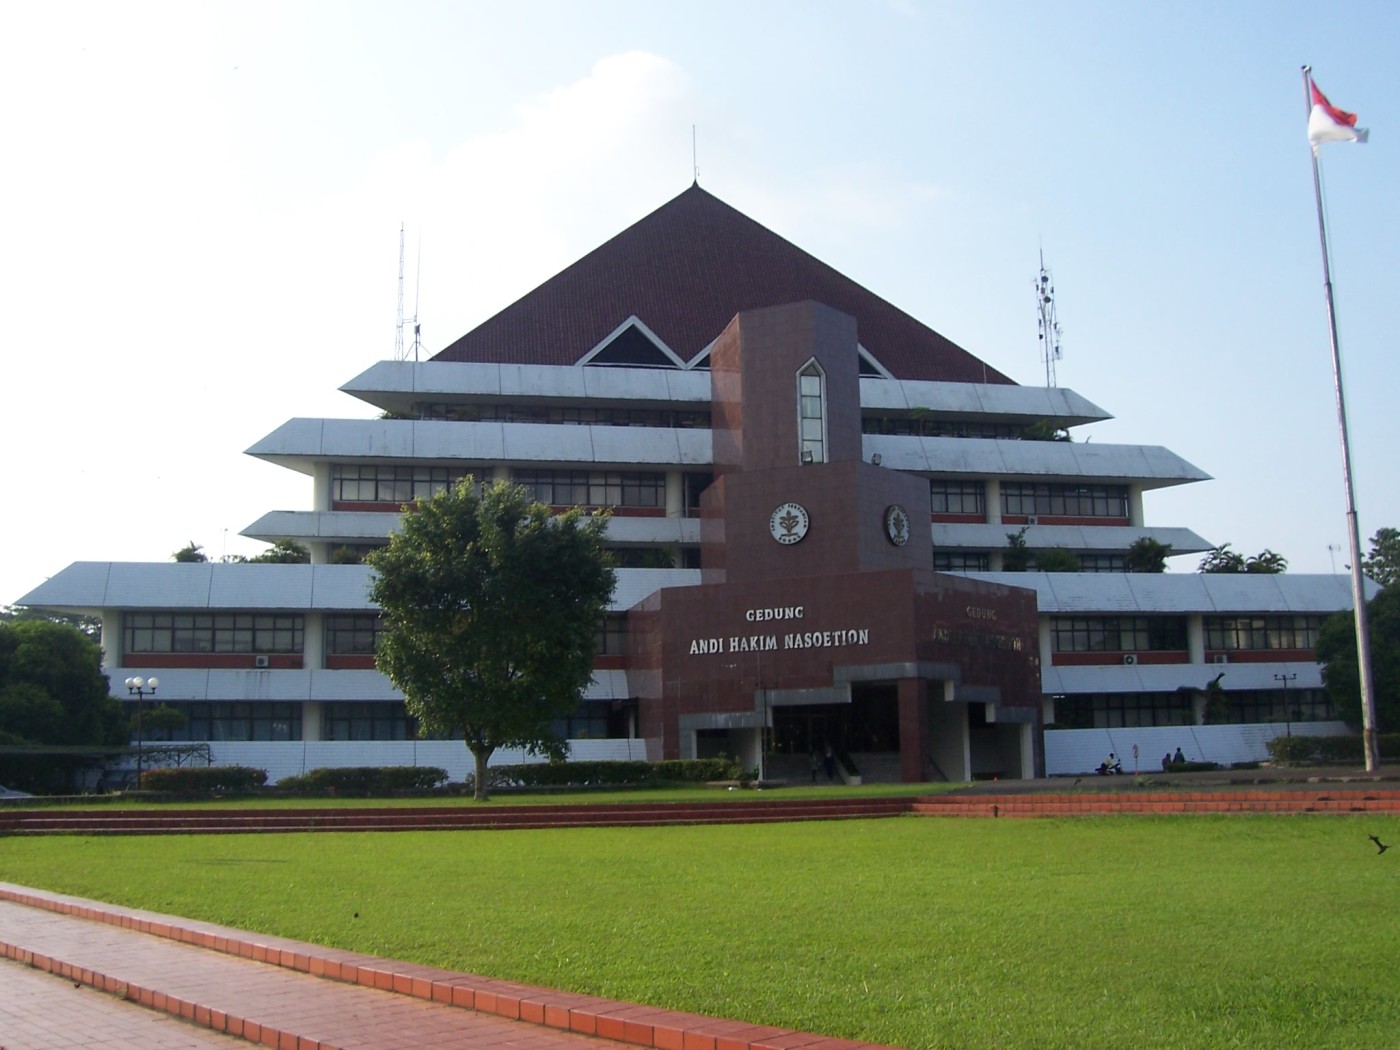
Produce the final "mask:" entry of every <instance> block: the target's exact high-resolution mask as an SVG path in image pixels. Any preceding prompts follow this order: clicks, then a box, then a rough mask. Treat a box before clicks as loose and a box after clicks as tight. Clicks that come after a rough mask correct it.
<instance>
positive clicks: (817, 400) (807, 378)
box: [797, 361, 826, 463]
mask: <svg viewBox="0 0 1400 1050" xmlns="http://www.w3.org/2000/svg"><path fill="white" fill-rule="evenodd" d="M797 448H798V458H799V460H800V461H801V462H803V463H825V462H826V373H825V372H823V371H822V369H821V365H819V364H817V362H816V361H808V362H807V363H806V364H805V365H803V366H802V369H801V371H799V372H798V373H797Z"/></svg>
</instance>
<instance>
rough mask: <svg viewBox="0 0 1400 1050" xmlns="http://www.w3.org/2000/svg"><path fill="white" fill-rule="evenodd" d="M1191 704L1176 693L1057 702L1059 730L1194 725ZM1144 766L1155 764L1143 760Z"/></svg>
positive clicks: (1060, 699)
mask: <svg viewBox="0 0 1400 1050" xmlns="http://www.w3.org/2000/svg"><path fill="white" fill-rule="evenodd" d="M1195 721H1196V719H1195V714H1194V712H1193V711H1192V708H1191V700H1190V698H1189V697H1187V696H1186V695H1184V694H1177V693H1115V694H1094V693H1089V694H1084V695H1076V696H1060V697H1056V698H1055V722H1054V727H1055V728H1056V729H1123V728H1130V727H1134V726H1189V725H1194V724H1195ZM1143 761H1144V763H1145V764H1146V763H1148V762H1156V761H1158V760H1157V759H1148V758H1146V757H1145V756H1144V759H1143Z"/></svg>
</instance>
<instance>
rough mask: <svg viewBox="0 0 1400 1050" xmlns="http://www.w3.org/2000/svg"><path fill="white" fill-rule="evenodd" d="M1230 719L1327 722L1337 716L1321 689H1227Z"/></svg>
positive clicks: (1228, 716) (1249, 721)
mask: <svg viewBox="0 0 1400 1050" xmlns="http://www.w3.org/2000/svg"><path fill="white" fill-rule="evenodd" d="M1225 702H1226V703H1227V704H1228V705H1229V713H1228V714H1227V715H1226V720H1227V721H1229V722H1245V723H1250V724H1253V723H1257V722H1326V721H1330V720H1332V719H1334V718H1336V717H1337V710H1336V707H1335V706H1334V705H1333V704H1332V702H1331V701H1330V700H1329V699H1328V697H1327V691H1326V690H1324V689H1289V690H1288V691H1287V692H1285V691H1284V690H1282V689H1261V690H1230V691H1227V692H1226V693H1225Z"/></svg>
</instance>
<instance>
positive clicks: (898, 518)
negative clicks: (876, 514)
mask: <svg viewBox="0 0 1400 1050" xmlns="http://www.w3.org/2000/svg"><path fill="white" fill-rule="evenodd" d="M885 539H887V540H889V541H890V542H891V543H893V544H894V545H895V546H896V547H903V546H904V545H905V544H906V543H908V542H909V512H908V511H907V510H905V509H904V508H903V507H901V506H900V505H899V504H898V503H891V504H890V505H889V506H888V507H886V508H885Z"/></svg>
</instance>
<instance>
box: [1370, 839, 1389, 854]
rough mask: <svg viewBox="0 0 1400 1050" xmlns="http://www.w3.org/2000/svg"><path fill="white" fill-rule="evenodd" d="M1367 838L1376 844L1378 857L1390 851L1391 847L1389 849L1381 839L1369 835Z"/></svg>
mask: <svg viewBox="0 0 1400 1050" xmlns="http://www.w3.org/2000/svg"><path fill="white" fill-rule="evenodd" d="M1366 837H1367V838H1368V839H1370V840H1371V841H1372V842H1374V843H1375V844H1376V855H1377V856H1379V855H1380V854H1382V853H1384V852H1385V851H1386V850H1388V849H1390V847H1389V846H1388V845H1387V844H1386V843H1384V842H1382V841H1381V840H1380V839H1379V838H1377V837H1376V836H1375V835H1367V836H1366Z"/></svg>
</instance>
